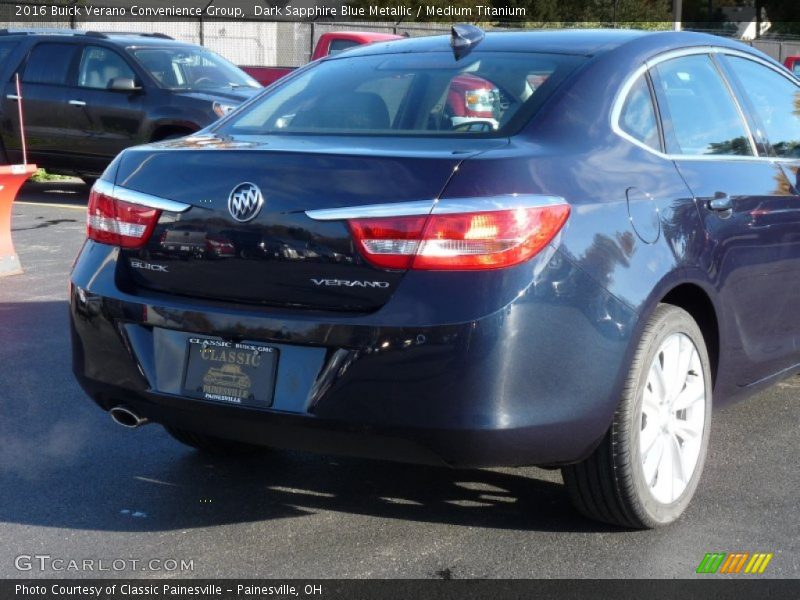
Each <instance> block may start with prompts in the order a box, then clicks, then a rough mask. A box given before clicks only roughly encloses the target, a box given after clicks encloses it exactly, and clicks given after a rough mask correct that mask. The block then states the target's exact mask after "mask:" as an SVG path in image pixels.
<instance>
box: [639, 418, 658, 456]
mask: <svg viewBox="0 0 800 600" xmlns="http://www.w3.org/2000/svg"><path fill="white" fill-rule="evenodd" d="M659 433H661V428H660V426H659V423H658V421H657V418H656V416H655V415H653V417H652V418H651V419H648V420H647V424H646V425H645V427H644V429H642V431H641V432H640V433H639V448H640V450H641V452H642V456H647V453H648V452H650V450H651V449H652V448H653V444H655V442H656V440H657V439H658V434H659Z"/></svg>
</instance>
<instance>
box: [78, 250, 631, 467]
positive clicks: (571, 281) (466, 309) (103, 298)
mask: <svg viewBox="0 0 800 600" xmlns="http://www.w3.org/2000/svg"><path fill="white" fill-rule="evenodd" d="M115 252H116V251H115V250H114V249H113V248H109V247H106V246H103V245H102V244H94V243H91V242H89V243H88V244H87V247H86V248H84V250H83V252H82V253H81V256H80V257H79V259H78V262H77V263H76V267H75V270H74V272H73V276H72V294H71V322H72V334H73V335H72V340H73V370H74V372H75V375H76V377H77V378H78V381H79V382H80V383H81V385H82V386H83V388H84V389H85V390H86V392H87V393H88V394H89V395H90V396H91V397H92V398H93V399H94V400H95V401H96V402H97V403H98V404H99V405H100V406H101V407H102V408H104V409H106V410H108V409H109V408H111V407H113V406H116V405H120V404H122V405H127V406H129V407H130V408H132V409H135V410H136V411H137V412H139V413H140V414H141V415H142V416H144V417H147V418H149V419H151V420H153V421H156V422H160V423H164V424H171V425H174V426H178V427H184V428H187V429H192V430H196V431H201V432H206V433H209V434H212V435H217V436H220V437H225V438H229V439H236V440H241V441H246V442H249V443H256V444H265V445H270V446H278V447H286V448H295V449H300V450H310V451H317V452H326V453H335V454H349V455H358V456H366V457H374V458H384V459H393V460H401V461H408V462H420V463H434V464H436V463H446V464H450V465H454V466H499V465H524V464H560V463H569V462H574V461H576V460H580V459H581V458H583V457H584V456H586V455H587V454H588V453H590V452H591V451H592V449H593V448H594V447H595V445H596V444H597V443H598V441H599V440H600V439H601V438H602V436H603V435H604V433H605V431H606V430H607V428H608V426H609V424H610V422H611V418H612V415H613V412H614V409H615V407H616V403H617V400H616V399H617V397H618V390H619V389H620V388H621V384H622V378H623V376H624V372H625V369H624V365H626V364H627V357H628V351H629V346H630V344H629V340H630V337H631V331H632V329H633V327H634V325H635V321H636V319H635V314H634V313H633V312H631V311H630V310H629V309H627V308H626V307H624V306H623V305H622V304H620V303H619V302H618V301H617V300H615V299H614V298H613V297H611V296H609V295H608V294H607V293H606V292H605V291H604V290H602V288H601V287H600V286H598V285H597V284H596V283H594V282H593V281H592V280H590V279H589V278H588V277H587V276H586V275H584V274H583V273H582V272H581V271H580V270H578V269H576V268H574V267H573V266H572V265H571V264H570V263H569V262H568V261H566V260H565V259H563V258H562V257H561V256H560V255H559V254H557V253H555V254H550V255H549V256H547V257H542V258H541V259H535V260H542V261H547V263H548V268H545V269H541V268H540V267H541V266H542V265H534V269H533V272H532V270H531V265H527V266H525V265H523V266H522V267H519V268H516V269H512V270H509V271H508V272H506V273H504V274H503V275H502V280H498V281H497V282H496V283H497V285H494V286H492V285H481V286H479V287H478V289H479V291H480V293H479V294H478V295H476V297H475V301H474V302H472V301H471V299H469V298H464V297H463V282H464V280H463V278H462V279H460V280H457V279H455V278H453V279H452V280H450V281H449V282H445V284H444V287H442V284H441V281H442V278H441V274H436V273H422V272H420V273H417V272H415V273H413V277H412V274H409V275H407V276H406V279H405V280H404V281H403V283H402V285H401V286H399V289H398V291H397V292H396V293H395V295H394V296H393V297H392V299H391V300H390V301H389V303H387V304H386V305H385V306H384V307H383V308H382V309H381V310H379V311H377V312H375V313H371V314H369V315H330V314H328V315H321V314H316V315H315V314H311V313H298V312H297V311H293V312H290V313H288V312H287V313H285V314H284V313H282V312H281V311H278V310H269V309H262V308H255V307H252V308H242V307H231V306H230V305H228V306H226V305H217V304H215V303H211V302H201V301H195V300H190V299H181V298H176V297H158V296H157V295H147V296H142V295H136V294H132V293H126V292H124V291H122V290H121V289H120V287H119V286H118V285H117V282H116V279H115V268H114V264H115V261H114V260H113V259H114V256H113V254H114V253H115ZM458 275H462V276H463V275H464V274H458ZM469 276H470V274H467V277H469ZM433 277H437V279H436V281H435V282H434V279H432V278H433ZM469 281H470V282H471V283H473V284H474V283H476V280H475V279H474V278H473V279H472V280H469ZM486 283H487V282H485V281H484V282H483V284H486ZM437 286H440V287H438V288H437ZM432 289H434V290H435V292H436V293H434V294H431V290H432ZM451 292H452V294H456V295H458V296H459V297H461V298H462V301H461V302H460V303H458V305H455V304H453V302H454V301H455V296H453V297H449V298H448V293H451ZM426 297H431V298H433V297H435V298H436V300H430V301H428V302H423V301H422V300H421V298H426ZM437 303H438V304H437ZM493 304H494V305H495V306H494V307H493V306H492V305H493ZM448 305H449V307H450V309H449V310H447V311H446V313H445V312H443V311H442V310H441V309H440V307H447V306H448ZM445 315H448V316H450V317H451V318H452V317H453V316H455V317H456V319H457V320H454V321H453V322H451V321H449V320H448V319H447V318H446V317H445ZM464 317H468V318H464ZM193 334H194V335H196V334H204V335H219V336H222V337H230V338H235V339H244V340H252V341H261V342H266V343H269V344H271V345H274V346H276V347H277V348H278V349H279V350H280V359H279V363H278V372H277V380H276V388H275V395H274V400H273V404H272V406H271V407H270V408H269V409H253V408H243V407H237V406H228V405H221V404H217V403H209V402H205V401H199V400H193V399H188V398H184V397H181V396H180V392H179V383H180V379H181V377H182V370H183V364H184V363H183V360H184V358H183V357H184V352H185V347H186V344H185V341H186V339H187V338H188V337H189V336H191V335H193Z"/></svg>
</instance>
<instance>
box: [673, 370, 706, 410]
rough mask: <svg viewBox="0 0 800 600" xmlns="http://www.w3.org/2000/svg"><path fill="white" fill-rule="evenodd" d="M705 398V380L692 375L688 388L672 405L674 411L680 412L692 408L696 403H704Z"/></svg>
mask: <svg viewBox="0 0 800 600" xmlns="http://www.w3.org/2000/svg"><path fill="white" fill-rule="evenodd" d="M705 397H706V387H705V384H704V383H703V380H702V379H701V378H700V377H697V376H694V375H691V376H690V377H689V381H688V382H687V385H686V387H685V388H684V389H683V391H681V393H680V394H678V396H677V397H676V398H675V401H674V402H673V403H672V411H673V412H678V411H679V410H684V409H687V408H691V407H692V406H694V405H695V404H696V403H698V402H702V401H704V400H705Z"/></svg>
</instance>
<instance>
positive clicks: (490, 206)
mask: <svg viewBox="0 0 800 600" xmlns="http://www.w3.org/2000/svg"><path fill="white" fill-rule="evenodd" d="M559 204H567V201H566V200H564V198H562V197H560V196H548V195H543V194H507V195H504V196H489V197H485V198H446V199H444V200H439V201H438V202H437V203H436V204H435V205H434V207H433V214H434V215H453V214H458V213H473V212H492V211H496V210H516V209H520V208H544V207H546V206H557V205H559Z"/></svg>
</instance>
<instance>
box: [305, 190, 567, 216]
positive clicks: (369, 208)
mask: <svg viewBox="0 0 800 600" xmlns="http://www.w3.org/2000/svg"><path fill="white" fill-rule="evenodd" d="M558 204H567V201H566V200H564V198H561V197H560V196H549V195H544V194H505V195H502V196H489V197H479V198H445V199H442V200H414V201H411V202H392V203H386V204H367V205H364V206H346V207H342V208H325V209H320V210H307V211H306V216H307V217H309V218H311V219H314V220H315V221H340V220H344V219H375V218H382V217H413V216H417V215H429V214H435V215H448V214H458V213H469V212H490V211H496V210H514V209H517V208H543V207H545V206H555V205H558Z"/></svg>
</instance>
